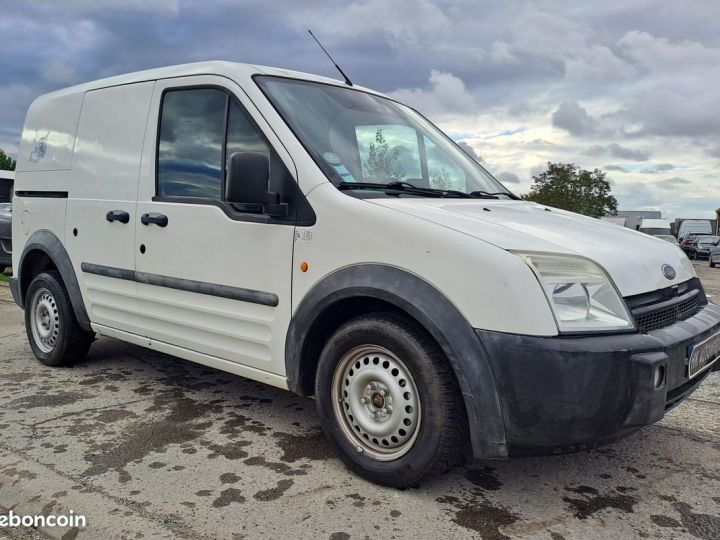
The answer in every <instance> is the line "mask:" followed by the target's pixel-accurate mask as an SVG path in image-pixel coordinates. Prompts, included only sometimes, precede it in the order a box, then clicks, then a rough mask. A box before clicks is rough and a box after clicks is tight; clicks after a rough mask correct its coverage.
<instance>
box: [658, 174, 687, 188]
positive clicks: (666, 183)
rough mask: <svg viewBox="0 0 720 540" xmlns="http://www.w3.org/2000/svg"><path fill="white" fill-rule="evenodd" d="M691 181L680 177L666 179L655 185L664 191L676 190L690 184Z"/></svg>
mask: <svg viewBox="0 0 720 540" xmlns="http://www.w3.org/2000/svg"><path fill="white" fill-rule="evenodd" d="M690 183H691V182H690V180H687V179H685V178H681V177H679V176H673V177H672V178H666V179H665V180H660V181H658V182H655V185H656V186H658V187H659V188H662V189H675V188H679V187H682V186H686V185H688V184H690Z"/></svg>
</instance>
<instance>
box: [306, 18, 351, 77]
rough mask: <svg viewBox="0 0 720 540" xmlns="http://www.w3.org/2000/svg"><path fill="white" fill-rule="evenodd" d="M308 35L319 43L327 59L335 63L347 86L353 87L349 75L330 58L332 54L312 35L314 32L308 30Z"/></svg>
mask: <svg viewBox="0 0 720 540" xmlns="http://www.w3.org/2000/svg"><path fill="white" fill-rule="evenodd" d="M308 34H310V35H311V36H312V38H313V39H314V40H315V41H316V42H317V44H318V45H320V48H321V49H322V50H323V52H324V53H325V54H327V57H328V58H329V59H330V61H331V62H332V63H333V65H334V66H335V68H336V69H337V70H338V71H339V72H340V75H342V76H343V79H345V84H347V85H348V86H352V85H353V83H352V81H351V80H350V79H349V78H348V76H347V75H345V72H344V71H343V70H342V69H341V68H340V66H338V65H337V64H336V63H335V60H333V59H332V56H330V53H329V52H327V51H326V50H325V47H323V46H322V43H320V41H319V40H318V38H316V37H315V34H313V33H312V30H308Z"/></svg>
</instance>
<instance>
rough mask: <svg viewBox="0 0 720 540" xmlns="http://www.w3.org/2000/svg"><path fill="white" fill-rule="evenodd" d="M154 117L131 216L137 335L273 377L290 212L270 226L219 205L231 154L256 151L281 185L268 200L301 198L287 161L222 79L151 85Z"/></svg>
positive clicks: (282, 317)
mask: <svg viewBox="0 0 720 540" xmlns="http://www.w3.org/2000/svg"><path fill="white" fill-rule="evenodd" d="M152 111H153V112H152V113H151V115H150V122H149V123H148V128H147V136H146V139H147V140H146V145H145V151H144V156H143V172H142V174H141V183H140V195H139V202H138V210H137V216H136V219H135V228H136V235H137V239H136V243H137V246H138V251H137V253H138V255H137V275H136V278H137V280H138V282H139V283H138V296H139V299H140V308H141V313H142V317H143V328H144V331H145V335H146V336H147V337H149V338H152V339H154V340H158V341H162V342H165V343H168V344H171V345H175V346H179V347H182V348H184V349H187V350H190V351H194V352H196V353H201V354H204V355H208V356H211V357H214V358H220V359H224V360H228V361H231V362H236V363H239V364H242V365H244V366H249V367H252V368H256V369H259V370H263V371H267V372H272V373H275V374H282V373H284V371H285V366H284V346H285V333H286V331H287V327H288V325H289V321H290V316H291V303H290V292H291V270H292V268H291V265H292V248H293V235H294V224H295V210H294V208H293V204H292V200H290V206H291V210H290V214H289V215H288V216H287V217H286V218H283V219H274V218H270V217H269V216H266V215H264V214H263V213H262V209H261V208H260V209H258V208H257V207H253V206H246V207H243V206H242V205H235V206H232V205H230V204H228V203H226V202H225V200H224V196H223V193H224V183H225V169H226V162H227V159H228V158H229V156H230V155H232V154H233V153H234V152H242V151H253V152H262V153H265V154H266V155H268V156H269V157H270V162H271V167H270V183H271V184H272V183H273V182H280V183H282V184H283V185H284V186H285V187H284V188H279V189H277V191H281V190H282V189H284V190H285V191H284V195H285V196H287V195H289V194H290V195H292V197H295V196H296V195H294V194H292V193H288V189H289V190H297V189H298V188H297V183H296V182H295V180H294V179H293V178H292V175H291V174H290V171H293V172H294V166H293V163H292V161H291V160H290V156H289V155H288V154H287V152H286V151H285V150H284V148H283V147H282V145H281V144H280V141H279V140H277V138H276V137H275V136H274V134H273V132H272V131H271V130H270V129H269V126H267V124H265V122H264V120H263V119H262V117H261V116H260V115H259V113H258V112H257V111H256V110H255V109H254V107H253V105H252V104H251V103H250V102H249V100H248V98H247V97H246V96H245V95H244V93H243V92H242V90H241V89H240V88H239V87H238V86H236V85H234V84H233V83H230V82H229V81H228V80H227V79H225V78H221V77H213V76H200V77H184V78H182V79H178V80H164V81H158V82H157V86H156V88H155V95H154V97H153V105H152ZM249 111H252V114H251V113H250V112H249ZM288 186H289V187H288ZM281 193H283V192H282V191H281ZM292 197H290V199H292Z"/></svg>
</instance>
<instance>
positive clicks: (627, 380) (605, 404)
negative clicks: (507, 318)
mask: <svg viewBox="0 0 720 540" xmlns="http://www.w3.org/2000/svg"><path fill="white" fill-rule="evenodd" d="M718 331H720V307H718V306H715V305H712V304H709V305H706V306H705V307H703V309H701V310H700V311H699V312H698V313H697V314H696V315H694V316H693V317H690V318H689V319H686V320H684V321H679V322H677V323H675V324H673V325H671V326H667V327H665V328H662V329H659V330H653V331H651V332H648V333H646V334H624V335H605V336H591V337H552V338H543V337H530V336H521V335H514V334H503V333H498V332H488V331H484V330H476V332H477V335H478V337H479V338H480V340H481V341H482V343H483V345H484V346H485V348H486V350H487V352H488V356H489V357H490V361H491V364H492V369H493V373H494V376H495V382H496V385H497V390H498V394H499V397H500V402H501V408H502V411H503V420H504V423H505V431H506V437H507V443H508V453H509V455H511V456H512V455H527V454H543V453H556V452H569V451H576V450H582V449H586V448H592V447H594V446H597V445H599V444H602V443H604V442H609V441H612V440H615V439H617V438H620V437H622V436H625V435H628V434H629V433H631V432H633V431H635V430H636V429H638V428H639V427H641V426H645V425H648V424H652V423H654V422H657V421H658V420H660V419H661V418H662V417H663V415H664V414H665V413H666V412H667V411H669V410H670V409H672V408H673V407H675V406H676V405H678V404H679V403H680V402H682V401H683V400H684V399H685V398H687V397H688V396H689V395H690V394H691V393H692V392H693V391H694V390H695V389H696V388H697V387H698V386H699V384H700V383H701V382H702V380H704V378H705V377H707V375H708V374H709V372H710V371H711V370H712V369H713V368H710V369H706V370H705V371H704V372H701V373H699V374H698V375H696V376H695V377H694V378H693V379H688V378H687V346H688V345H690V344H692V343H697V342H700V341H702V340H703V339H705V338H707V337H708V336H710V335H712V334H713V333H715V332H718ZM719 366H720V361H718V362H716V363H715V365H714V369H718V367H719ZM481 428H482V427H481V426H478V429H481Z"/></svg>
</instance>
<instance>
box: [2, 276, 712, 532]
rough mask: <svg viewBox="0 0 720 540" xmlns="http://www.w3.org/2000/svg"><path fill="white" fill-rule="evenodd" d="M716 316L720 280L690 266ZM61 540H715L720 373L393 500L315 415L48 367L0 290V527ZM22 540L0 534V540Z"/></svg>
mask: <svg viewBox="0 0 720 540" xmlns="http://www.w3.org/2000/svg"><path fill="white" fill-rule="evenodd" d="M696 266H697V268H698V273H699V274H700V276H701V279H702V280H703V283H704V284H705V286H706V288H707V291H708V294H709V295H711V297H712V299H714V300H715V301H716V302H717V301H720V268H718V269H709V268H708V267H707V263H706V262H704V263H700V262H697V263H696ZM11 508H12V509H14V511H15V512H16V513H24V514H36V513H44V514H62V513H65V514H67V513H68V512H69V511H70V510H73V511H74V513H75V514H83V515H84V516H85V517H86V518H87V521H88V525H87V527H86V528H84V529H80V530H78V529H74V528H66V529H62V530H60V529H45V530H44V531H43V532H44V533H45V534H48V533H49V534H51V535H54V536H57V537H61V536H62V535H65V536H64V538H66V539H67V540H71V539H72V538H75V537H77V538H110V537H125V538H143V537H145V538H159V537H167V538H257V537H264V538H280V537H299V538H309V537H312V538H331V539H335V540H339V539H347V538H378V537H384V538H415V539H417V538H437V537H447V538H480V537H482V538H490V539H493V538H508V537H510V538H545V539H552V540H559V539H561V538H568V539H569V538H583V539H584V540H587V539H593V538H608V537H613V538H637V537H644V538H679V537H687V538H704V539H717V538H720V372H716V373H713V374H712V375H710V377H709V378H708V379H707V380H706V382H705V383H704V385H703V386H702V387H701V389H700V390H699V391H698V392H696V393H695V394H694V395H693V396H692V398H691V399H689V400H688V401H686V402H685V403H684V404H683V405H681V406H680V407H679V408H677V409H676V410H674V411H672V412H671V413H670V414H668V415H667V416H666V417H665V419H663V420H662V421H661V422H660V423H658V424H657V425H654V426H651V427H648V428H645V429H642V430H640V431H639V432H637V433H635V434H634V435H631V436H630V437H628V438H627V439H624V440H623V441H620V442H618V443H615V444H612V445H610V446H607V447H604V448H602V449H599V450H595V451H591V452H583V453H578V454H572V455H565V456H554V457H540V458H524V459H515V460H510V461H505V462H487V463H483V464H478V465H476V466H473V467H464V468H457V469H455V470H453V471H452V472H450V473H448V474H446V475H443V476H441V477H439V478H434V479H431V480H429V481H427V482H425V483H424V484H423V485H422V487H421V488H418V489H409V490H405V491H399V490H395V489H389V488H383V487H379V486H375V485H373V484H370V483H368V482H365V481H364V480H361V479H359V478H357V477H356V476H354V475H352V474H351V473H349V472H348V471H347V470H346V469H345V468H344V467H343V465H342V464H341V463H340V461H339V460H338V459H336V458H335V457H334V456H333V455H332V453H331V452H330V450H329V448H328V445H327V444H326V443H325V440H324V438H323V436H322V434H321V432H320V429H319V427H318V420H317V417H316V414H315V407H314V403H313V401H312V400H310V399H306V398H300V397H297V396H294V395H293V394H290V393H288V392H283V391H281V390H276V389H273V388H270V387H267V386H264V385H262V384H259V383H255V382H252V381H249V380H246V379H243V378H240V377H237V376H234V375H230V374H227V373H223V372H221V371H217V370H214V369H209V368H206V367H203V366H200V365H196V364H192V363H190V362H186V361H183V360H179V359H174V358H172V357H170V356H166V355H163V354H159V353H156V352H153V351H150V350H146V349H143V348H140V347H136V346H133V345H129V344H125V343H122V342H120V341H115V340H112V339H108V338H101V339H99V340H98V341H97V342H96V343H95V344H94V345H93V347H92V349H91V352H90V355H89V356H88V358H87V360H86V361H85V362H83V363H82V364H80V365H77V366H74V367H72V368H64V369H53V368H47V367H45V366H43V365H41V364H40V363H39V362H37V361H36V360H35V359H34V357H33V356H32V353H31V352H30V348H29V346H28V345H27V341H26V337H25V331H24V328H23V324H22V312H21V311H20V310H19V309H18V308H17V307H16V306H15V305H14V304H13V303H12V302H11V300H10V294H9V289H8V288H7V287H4V286H0V514H3V513H4V510H3V509H11ZM4 536H5V537H9V538H22V539H25V538H36V537H37V532H36V531H33V530H20V529H8V528H5V529H3V528H0V539H1V538H3V537H4Z"/></svg>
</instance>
